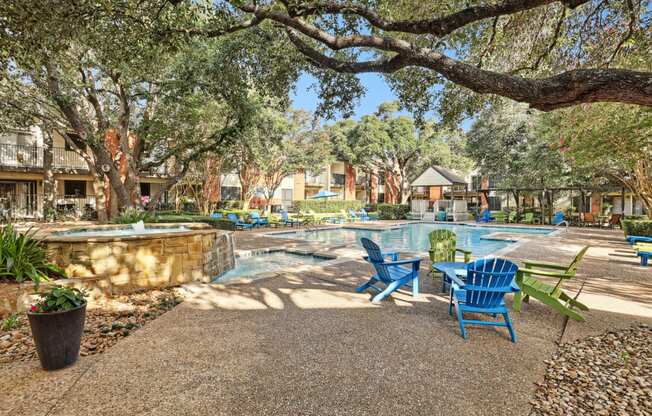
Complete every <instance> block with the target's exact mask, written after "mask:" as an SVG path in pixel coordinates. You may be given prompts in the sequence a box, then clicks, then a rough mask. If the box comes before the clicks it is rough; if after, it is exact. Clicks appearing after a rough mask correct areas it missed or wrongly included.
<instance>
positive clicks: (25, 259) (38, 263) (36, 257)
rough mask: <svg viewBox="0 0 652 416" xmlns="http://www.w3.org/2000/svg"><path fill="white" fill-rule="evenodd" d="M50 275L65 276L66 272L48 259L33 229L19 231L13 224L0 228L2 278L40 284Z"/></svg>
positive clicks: (0, 271) (0, 268) (0, 275)
mask: <svg viewBox="0 0 652 416" xmlns="http://www.w3.org/2000/svg"><path fill="white" fill-rule="evenodd" d="M50 277H65V272H64V271H63V270H62V269H61V268H60V267H58V266H57V265H55V264H52V263H50V262H49V261H48V259H47V257H46V255H45V249H44V248H43V247H42V246H41V244H40V243H39V241H38V240H36V239H34V233H33V232H32V231H31V229H30V230H28V231H27V232H25V233H19V232H18V231H16V229H15V228H14V227H13V226H12V225H11V224H9V225H6V226H5V227H3V228H0V278H6V279H9V280H15V281H16V282H18V283H20V282H23V281H25V280H31V281H32V282H34V284H35V285H36V286H38V284H39V283H40V282H41V281H44V280H49V278H50Z"/></svg>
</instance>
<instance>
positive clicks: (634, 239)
mask: <svg viewBox="0 0 652 416" xmlns="http://www.w3.org/2000/svg"><path fill="white" fill-rule="evenodd" d="M626 239H627V242H628V243H629V244H631V245H634V244H636V243H652V237H644V236H640V235H628V236H627V238H626Z"/></svg>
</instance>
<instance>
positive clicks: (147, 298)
mask: <svg viewBox="0 0 652 416" xmlns="http://www.w3.org/2000/svg"><path fill="white" fill-rule="evenodd" d="M180 302H181V298H180V297H179V296H178V294H177V292H176V291H175V290H174V289H163V290H152V291H146V292H139V293H133V294H130V295H123V296H118V297H116V298H113V299H111V300H110V301H109V302H108V303H106V304H104V305H101V306H98V307H97V308H93V309H87V310H86V323H85V325H84V334H83V336H82V345H81V350H80V355H82V356H87V355H93V354H99V353H102V352H104V351H106V350H107V349H108V348H110V347H111V346H112V345H114V344H115V343H116V342H118V341H120V339H122V338H124V337H127V336H129V335H130V334H131V333H132V332H134V331H135V330H137V329H138V328H140V327H142V326H143V325H145V324H146V323H147V322H149V321H152V320H154V319H156V318H157V317H158V316H160V315H162V314H163V313H165V312H167V311H169V310H170V309H172V308H174V307H175V306H176V305H178V304H179V303H180ZM5 318H6V317H5ZM17 318H18V319H17V322H16V324H15V326H14V327H13V328H11V329H10V330H0V363H8V362H12V361H25V360H35V359H38V357H37V355H36V349H35V347H34V340H33V339H32V334H31V331H30V327H29V322H28V320H27V315H25V314H20V315H18V317H17Z"/></svg>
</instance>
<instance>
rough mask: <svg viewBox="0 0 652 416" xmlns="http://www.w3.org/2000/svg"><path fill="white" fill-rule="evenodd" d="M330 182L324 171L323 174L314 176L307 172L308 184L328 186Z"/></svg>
mask: <svg viewBox="0 0 652 416" xmlns="http://www.w3.org/2000/svg"><path fill="white" fill-rule="evenodd" d="M327 183H328V179H327V178H326V174H325V173H322V174H321V175H318V176H313V175H310V174H306V185H308V186H311V185H312V186H326V184H327Z"/></svg>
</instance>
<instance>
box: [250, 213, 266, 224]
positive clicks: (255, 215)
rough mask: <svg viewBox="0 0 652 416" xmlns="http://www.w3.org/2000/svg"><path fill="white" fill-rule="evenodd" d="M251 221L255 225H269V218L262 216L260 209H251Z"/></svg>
mask: <svg viewBox="0 0 652 416" xmlns="http://www.w3.org/2000/svg"><path fill="white" fill-rule="evenodd" d="M249 216H250V217H251V221H252V223H253V224H254V227H265V226H268V225H269V220H268V219H267V218H263V217H261V216H260V214H259V213H258V211H251V212H250V213H249Z"/></svg>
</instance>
